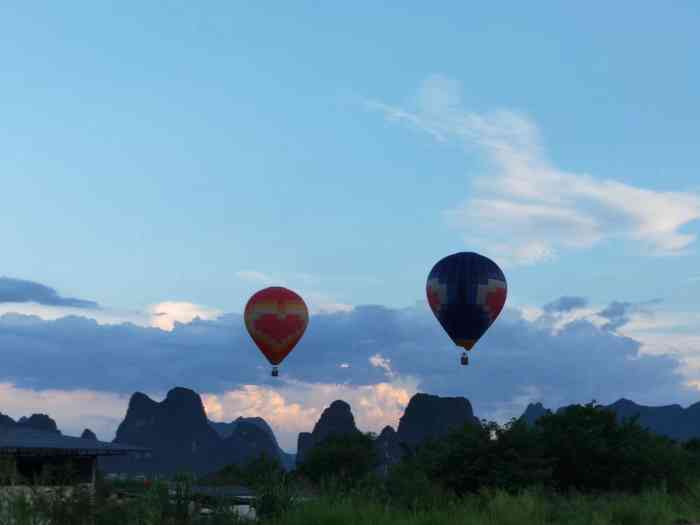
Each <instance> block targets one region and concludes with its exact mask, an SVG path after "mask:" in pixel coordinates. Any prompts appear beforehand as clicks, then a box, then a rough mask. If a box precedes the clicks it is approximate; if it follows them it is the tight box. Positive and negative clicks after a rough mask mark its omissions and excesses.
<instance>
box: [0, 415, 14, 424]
mask: <svg viewBox="0 0 700 525" xmlns="http://www.w3.org/2000/svg"><path fill="white" fill-rule="evenodd" d="M15 425H16V423H15V420H14V419H12V418H11V417H10V416H6V415H5V414H3V413H2V412H0V427H13V426H15Z"/></svg>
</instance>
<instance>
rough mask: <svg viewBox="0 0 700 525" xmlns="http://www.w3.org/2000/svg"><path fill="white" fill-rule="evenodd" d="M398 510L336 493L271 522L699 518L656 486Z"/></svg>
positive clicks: (501, 494) (510, 524) (650, 521)
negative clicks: (635, 491)
mask: <svg viewBox="0 0 700 525" xmlns="http://www.w3.org/2000/svg"><path fill="white" fill-rule="evenodd" d="M419 507H420V505H419V506H415V507H414V509H407V508H397V507H395V506H392V505H387V504H386V503H382V502H380V501H373V500H371V499H367V498H362V497H359V496H347V497H345V498H338V497H337V495H333V496H330V497H329V496H325V495H324V496H321V497H319V498H318V499H315V500H313V501H309V502H306V503H303V504H301V505H297V506H296V507H294V508H292V509H290V510H289V511H287V512H286V513H285V514H283V515H281V516H279V517H277V518H275V519H271V520H268V523H270V524H274V525H314V524H319V525H320V524H323V525H326V524H327V525H359V524H363V525H364V524H366V525H399V524H401V525H404V524H405V525H453V524H455V523H460V524H469V525H540V524H541V525H545V524H546V525H558V524H562V525H564V524H566V525H578V524H580V525H584V524H585V525H613V524H614V525H672V524H683V523H694V522H695V521H698V522H700V505H698V503H697V501H694V500H690V499H687V498H683V497H679V496H677V495H670V494H668V493H667V492H665V491H663V490H654V491H648V492H646V493H642V494H640V495H635V496H632V495H623V494H608V495H598V496H584V495H579V494H569V495H567V496H563V495H556V494H553V493H550V492H547V491H544V490H542V489H528V490H524V491H522V492H520V493H518V494H509V493H508V492H505V491H502V490H491V491H482V492H481V493H479V494H477V495H470V496H467V497H464V498H462V499H460V500H457V499H453V500H450V501H449V502H446V503H444V504H443V505H442V506H440V507H437V508H423V509H420V510H419Z"/></svg>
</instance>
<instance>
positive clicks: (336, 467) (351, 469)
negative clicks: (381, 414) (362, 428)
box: [299, 433, 378, 488]
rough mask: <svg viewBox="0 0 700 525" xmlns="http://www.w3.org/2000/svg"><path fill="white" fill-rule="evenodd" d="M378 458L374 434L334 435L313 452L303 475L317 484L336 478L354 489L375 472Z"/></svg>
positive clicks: (343, 484)
mask: <svg viewBox="0 0 700 525" xmlns="http://www.w3.org/2000/svg"><path fill="white" fill-rule="evenodd" d="M377 459H378V458H377V453H376V451H375V448H374V441H373V440H372V437H371V435H368V434H362V433H356V434H345V435H332V436H330V437H328V438H327V439H325V440H324V441H322V442H321V443H319V444H317V445H316V446H314V447H313V448H312V449H311V450H310V451H309V453H308V455H307V457H306V458H305V459H304V462H303V463H302V464H301V465H300V466H299V472H300V473H301V474H302V475H304V476H306V477H307V478H308V479H310V480H311V481H312V482H313V483H316V484H319V483H320V482H321V481H322V480H324V479H328V478H333V479H335V480H336V481H337V482H338V483H339V484H340V485H341V486H342V487H344V488H351V487H353V486H354V485H356V484H357V483H358V482H359V481H360V480H361V479H363V478H365V477H366V476H367V475H369V474H370V472H372V470H374V468H375V467H376V466H377Z"/></svg>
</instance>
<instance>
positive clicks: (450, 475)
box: [413, 421, 552, 495]
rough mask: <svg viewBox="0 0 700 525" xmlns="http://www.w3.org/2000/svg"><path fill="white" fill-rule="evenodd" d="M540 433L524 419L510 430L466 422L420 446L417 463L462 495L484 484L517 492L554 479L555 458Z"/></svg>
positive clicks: (450, 489) (476, 489)
mask: <svg viewBox="0 0 700 525" xmlns="http://www.w3.org/2000/svg"><path fill="white" fill-rule="evenodd" d="M538 437H539V435H538V433H537V432H536V431H535V430H533V429H531V428H530V427H528V426H527V425H526V424H524V423H522V422H516V421H512V422H511V423H510V424H509V425H507V426H506V427H505V428H500V427H499V426H498V425H497V424H496V423H486V424H484V425H482V426H476V425H472V424H465V425H464V427H462V428H461V429H459V430H456V431H454V432H452V433H450V434H449V435H448V436H446V437H445V438H443V439H440V440H433V441H431V442H428V443H426V444H425V445H424V446H423V447H420V448H419V450H418V452H417V454H416V455H415V458H414V460H413V461H414V465H415V466H416V467H417V468H419V469H421V470H423V472H425V474H426V475H427V476H428V479H430V480H431V481H433V482H435V483H439V484H441V485H442V486H443V487H444V488H446V489H447V490H449V491H452V492H454V493H456V494H458V495H464V494H465V493H468V492H477V491H479V490H480V489H481V488H484V487H499V488H502V489H504V490H508V491H511V492H513V491H517V490H520V489H523V488H525V487H529V486H532V485H537V484H546V483H547V482H548V481H549V479H550V476H551V470H552V468H551V463H552V462H551V460H548V459H547V458H546V457H545V456H544V452H543V447H542V445H541V443H540V441H539V440H538Z"/></svg>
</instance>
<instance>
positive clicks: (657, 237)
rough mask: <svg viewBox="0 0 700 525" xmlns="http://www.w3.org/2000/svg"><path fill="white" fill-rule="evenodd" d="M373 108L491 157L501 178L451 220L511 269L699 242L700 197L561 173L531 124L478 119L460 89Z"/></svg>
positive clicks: (502, 114) (433, 83)
mask: <svg viewBox="0 0 700 525" xmlns="http://www.w3.org/2000/svg"><path fill="white" fill-rule="evenodd" d="M368 105H369V106H370V107H371V108H374V109H378V110H381V111H382V112H383V113H384V114H385V116H386V117H387V119H390V120H399V121H403V122H406V123H408V124H409V125H411V126H413V127H415V128H418V129H420V130H422V131H425V132H427V133H429V134H431V135H432V136H433V137H434V138H436V139H437V140H440V141H446V140H449V139H457V140H459V141H460V142H461V143H462V144H464V145H465V146H466V147H468V148H470V149H473V148H477V150H478V151H480V152H481V153H483V154H485V156H486V158H487V159H488V160H489V161H490V163H491V165H492V167H493V173H490V174H489V175H488V176H487V177H479V178H477V179H476V180H475V181H474V189H475V193H474V196H473V197H472V198H470V199H469V200H468V201H466V202H464V203H462V204H461V205H458V206H457V207H455V208H453V209H451V210H448V211H447V212H446V215H447V218H448V220H449V221H450V222H451V223H452V224H453V225H454V226H456V227H459V228H460V229H462V230H463V232H464V234H465V236H466V237H467V239H468V240H469V242H470V243H471V244H475V243H477V242H478V243H480V244H482V245H483V246H484V247H485V248H487V249H489V251H490V252H491V253H493V254H494V258H495V259H498V260H499V261H501V262H503V263H504V264H505V265H512V264H531V263H534V262H537V261H541V260H545V259H551V258H552V257H553V256H554V255H555V254H556V253H557V252H558V251H559V250H560V249H563V248H568V249H571V248H587V247H591V246H593V245H595V244H597V243H599V242H600V241H603V240H607V239H616V240H617V239H622V240H630V241H635V242H638V243H641V244H642V245H643V246H644V247H645V248H646V253H648V254H652V255H678V254H683V253H684V251H685V250H686V249H687V248H688V247H689V246H690V245H691V244H692V243H693V242H694V241H695V239H696V236H695V235H693V234H689V233H682V232H681V231H680V229H681V228H682V227H684V226H686V225H687V224H689V223H691V222H693V221H696V220H698V219H700V195H699V194H698V193H693V192H674V191H655V190H650V189H645V188H638V187H634V186H630V185H628V184H624V183H622V182H619V181H615V180H604V179H598V178H594V177H592V176H590V175H587V174H578V173H570V172H567V171H564V170H562V169H560V168H558V167H556V166H553V165H552V164H551V163H550V162H549V161H548V160H547V158H546V155H545V153H544V148H543V147H542V145H541V140H540V133H539V130H538V129H537V126H536V125H535V123H534V122H533V121H532V120H531V119H530V118H528V117H527V116H525V115H522V114H520V113H518V112H515V111H509V110H499V111H495V112H491V113H486V114H478V113H473V112H468V111H466V110H464V109H463V108H462V106H461V101H460V97H459V85H458V83H456V82H455V81H454V80H451V79H448V78H445V77H442V76H437V75H436V76H432V77H429V78H428V79H427V80H426V81H425V82H424V83H423V85H422V86H421V87H420V89H419V93H418V96H417V97H416V99H415V106H416V108H415V109H414V110H413V111H408V110H406V109H402V108H397V107H393V106H389V105H386V104H382V103H377V102H370V103H368ZM474 223H478V224H479V232H480V235H481V234H482V232H484V231H486V232H487V233H489V234H492V235H496V236H499V237H501V238H506V239H508V242H499V243H496V244H493V243H490V242H489V241H487V240H485V239H484V238H482V237H475V236H474V234H473V231H471V228H470V225H473V224H474Z"/></svg>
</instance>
